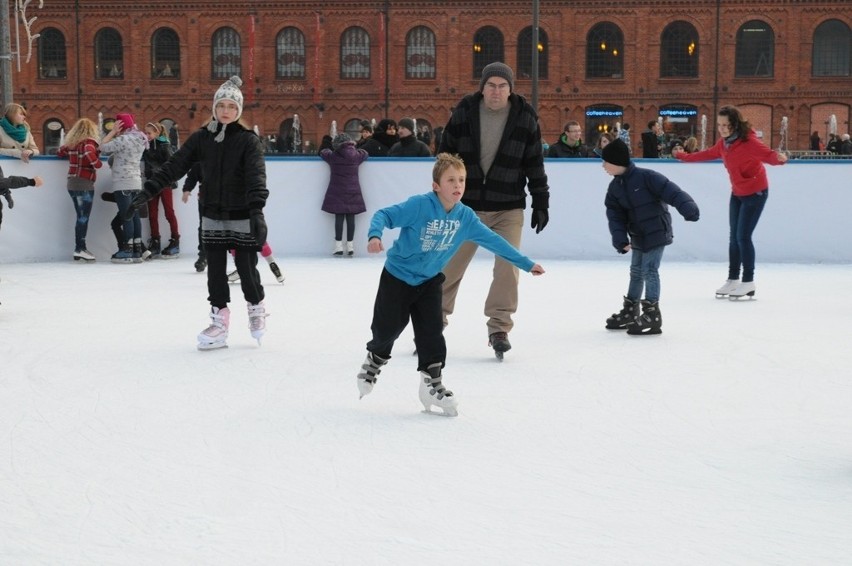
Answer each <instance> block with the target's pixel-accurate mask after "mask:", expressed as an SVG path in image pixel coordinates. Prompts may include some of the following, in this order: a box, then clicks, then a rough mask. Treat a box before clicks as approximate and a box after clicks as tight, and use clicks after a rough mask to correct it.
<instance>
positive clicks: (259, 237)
mask: <svg viewBox="0 0 852 566" xmlns="http://www.w3.org/2000/svg"><path fill="white" fill-rule="evenodd" d="M249 221H250V223H251V224H250V225H251V235H252V236H254V239H255V241H256V242H257V245H258V246H263V244H265V243H266V232H267V229H266V219H265V218H264V217H263V211H262V210H260V209H252V211H251V218H250V219H249Z"/></svg>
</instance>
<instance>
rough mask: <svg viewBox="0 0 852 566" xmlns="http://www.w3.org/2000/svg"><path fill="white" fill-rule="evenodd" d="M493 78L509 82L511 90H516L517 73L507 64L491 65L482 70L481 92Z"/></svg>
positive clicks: (497, 63)
mask: <svg viewBox="0 0 852 566" xmlns="http://www.w3.org/2000/svg"><path fill="white" fill-rule="evenodd" d="M491 77H500V78H501V79H506V80H507V81H509V90H510V91H514V90H515V73H514V71H512V68H511V67H510V66H509V65H507V64H506V63H499V62H496V63H489V64H487V65H485V68H484V69H482V78H481V79H479V92H482V89H484V88H485V82H486V81H487V80H488V79H489V78H491Z"/></svg>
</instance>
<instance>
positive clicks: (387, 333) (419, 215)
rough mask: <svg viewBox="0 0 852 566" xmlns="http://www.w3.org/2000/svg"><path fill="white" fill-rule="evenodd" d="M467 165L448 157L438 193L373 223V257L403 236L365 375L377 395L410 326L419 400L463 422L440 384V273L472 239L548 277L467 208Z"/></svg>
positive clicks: (389, 269) (387, 211) (388, 274)
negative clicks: (388, 233)
mask: <svg viewBox="0 0 852 566" xmlns="http://www.w3.org/2000/svg"><path fill="white" fill-rule="evenodd" d="M464 183H465V166H464V162H463V161H462V160H461V158H459V157H458V156H455V155H450V154H448V153H441V154H439V155H438V156H437V160H436V161H435V166H434V167H433V168H432V192H431V193H427V194H423V195H416V196H413V197H411V198H409V199H408V200H407V201H405V202H403V203H400V204H396V205H393V206H389V207H387V208H383V209H381V210H379V211H377V212H376V213H375V214H374V215H373V218H372V221H371V222H370V230H369V233H368V238H369V241H368V243H367V251H368V252H370V253H379V252H381V251H383V250H384V246H383V245H382V232H383V231H384V229H385V228H400V233H399V238H397V240H396V241H395V242H394V243H393V246H391V249H390V250H389V251H388V254H387V259H386V260H385V267H384V269H383V270H382V275H381V278H380V280H379V290H378V292H377V293H376V302H375V305H374V307H373V323H372V325H371V327H370V329H371V330H372V332H373V339H372V340H370V341H369V342H367V359H366V360H365V361H364V364H363V365H362V366H361V372H360V373H359V374H358V377H357V379H358V391H359V392H360V394H361V397H364V395H367V394H368V393H370V392H371V391H372V390H373V386H374V385H375V383H376V378H377V377H378V375H379V373H380V372H381V367H382V366H383V365H385V364H386V363H388V360H389V359H390V357H391V350H392V349H393V344H394V342H395V341H396V339H397V338H399V335H400V334H401V333H402V331H403V330H404V329H405V327H406V326H408V320H409V319H411V324H412V325H413V327H414V344H415V346H416V347H417V356H418V362H417V369H418V371H420V402H421V403H423V407H424V408H425V410H426V412H430V409H431V407H432V406H435V407H438V408H439V409H441V412H440V413H438V414H443V415H446V416H453V417H454V416H458V410H457V406H458V401H457V400H456V397H455V395H453V393H452V391H449V390H448V389H446V388H444V386H443V384H442V383H441V369H442V368H443V367H444V363H445V361H446V358H447V344H446V342H445V341H444V334H443V322H442V320H441V316H442V315H441V297H442V294H441V284H442V283H443V282H444V275H443V273H441V270H442V269H443V268H444V266H445V265H446V264H447V262H448V261H450V258H452V257H453V254H454V253H455V252H456V250H457V249H458V248H459V246H461V245H462V243H464V242H465V241H467V240H471V241H474V242H476V243H477V244H479V245H480V246H482V247H484V248H485V249H487V250H488V251H490V252H492V253H494V254H496V255H498V256H500V257H502V258H503V259H505V260H506V261H508V262H509V263H512V264H514V265H516V266H517V267H518V268H519V269H523V270H524V271H528V272H530V273H532V274H533V275H542V274H543V273H544V269H543V268H542V267H541V266H540V265H538V264H537V263H535V262H533V261H532V260H531V259H530V258H528V257H526V256H524V255H523V254H521V253H520V252H519V251H518V250H516V249H515V248H513V247H512V246H511V245H510V244H509V243H508V242H507V241H506V240H505V239H503V238H502V237H501V236H499V235H498V234H496V233H495V232H493V231H492V230H491V229H489V228H487V227H486V226H485V225H484V224H483V223H482V222H481V221H480V220H479V218H478V217H477V216H476V213H475V212H474V211H473V210H472V209H471V208H469V207H468V206H465V205H464V204H462V203H461V198H462V196H463V195H464V188H465V184H464Z"/></svg>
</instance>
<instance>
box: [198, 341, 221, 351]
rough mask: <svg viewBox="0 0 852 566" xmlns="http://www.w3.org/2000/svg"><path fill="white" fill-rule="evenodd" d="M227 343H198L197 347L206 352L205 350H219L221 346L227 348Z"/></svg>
mask: <svg viewBox="0 0 852 566" xmlns="http://www.w3.org/2000/svg"><path fill="white" fill-rule="evenodd" d="M227 347H228V344H226V343H225V342H216V343H214V344H202V343H200V342H199V343H198V349H199V350H200V351H202V352H206V351H207V350H220V349H222V348H227Z"/></svg>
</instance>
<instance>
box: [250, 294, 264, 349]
mask: <svg viewBox="0 0 852 566" xmlns="http://www.w3.org/2000/svg"><path fill="white" fill-rule="evenodd" d="M246 306H247V308H248V317H249V330H251V337H252V338H254V339H255V340H257V345H258V346H260V339H261V338H263V335H264V334H266V317H267V316H269V314H268V313H267V312H266V307H265V306H264V304H263V301H261V302H259V303H258V304H256V305H253V304H251V303H246Z"/></svg>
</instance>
